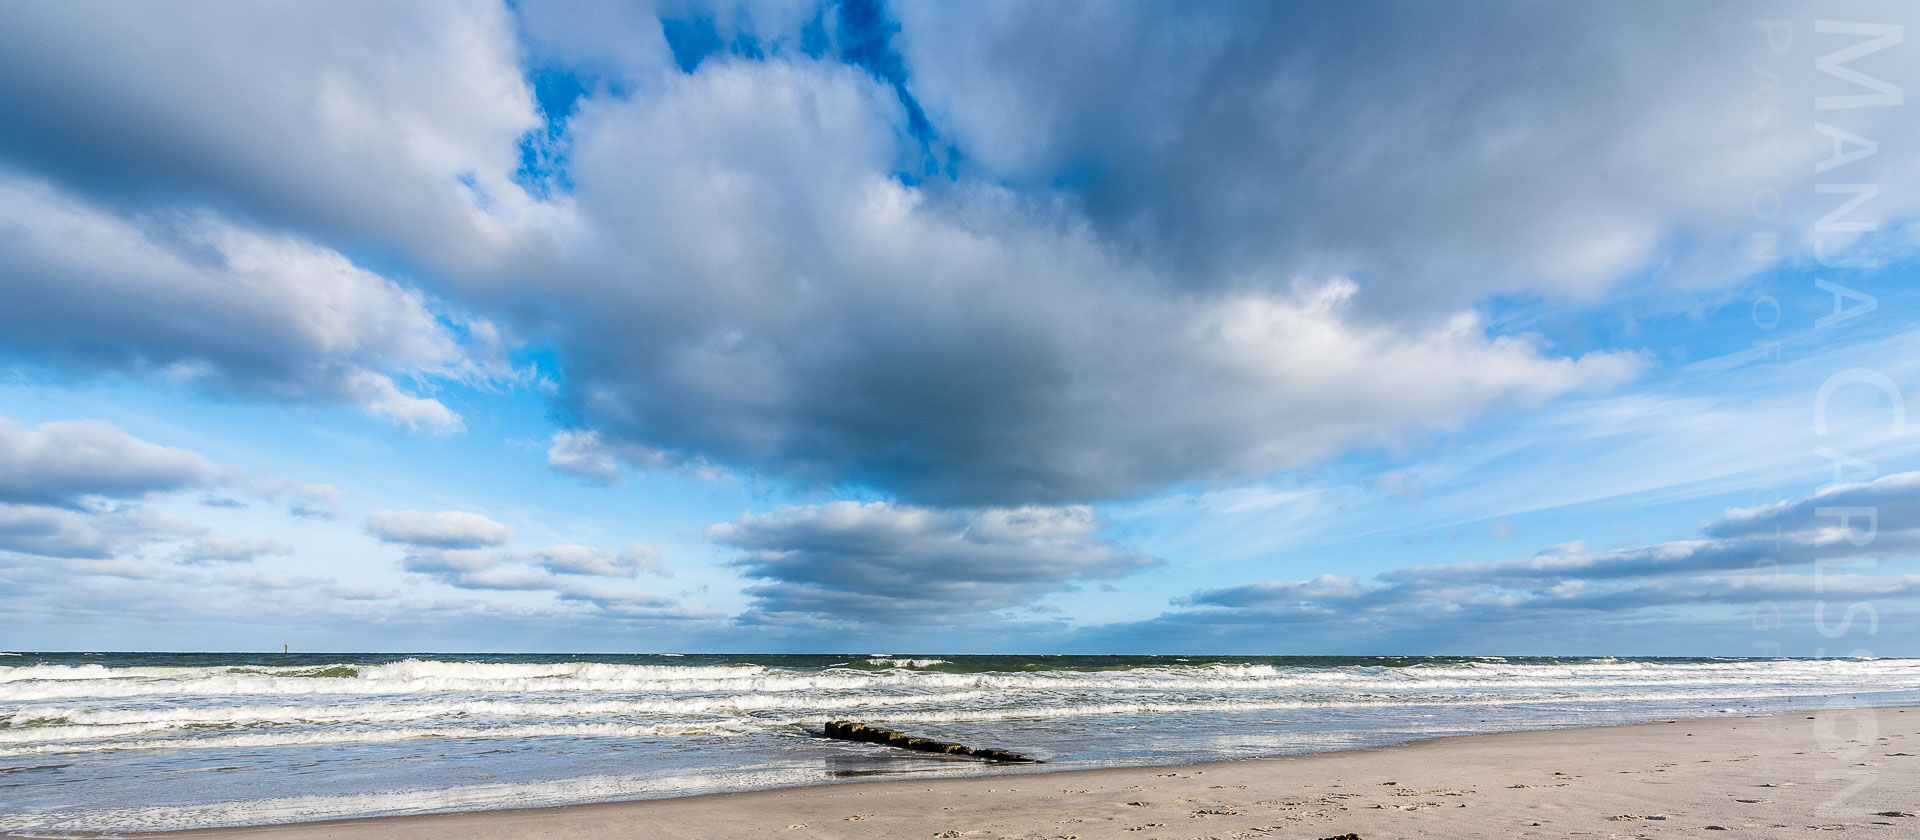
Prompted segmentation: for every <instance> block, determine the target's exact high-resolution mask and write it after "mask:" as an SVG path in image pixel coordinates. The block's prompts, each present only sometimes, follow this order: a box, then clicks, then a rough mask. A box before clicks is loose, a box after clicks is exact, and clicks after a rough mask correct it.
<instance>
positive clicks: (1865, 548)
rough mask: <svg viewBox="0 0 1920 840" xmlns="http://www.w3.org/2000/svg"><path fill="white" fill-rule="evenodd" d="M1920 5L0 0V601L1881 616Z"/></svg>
mask: <svg viewBox="0 0 1920 840" xmlns="http://www.w3.org/2000/svg"><path fill="white" fill-rule="evenodd" d="M1915 24H1920V9H1916V8H1915V7H1913V6H1910V5H1907V4H1901V3H1853V4H1849V3H1833V4H1820V5H1797V4H1789V3H1749V4H1732V3H1727V4H1662V3H1589V4H1551V5H1541V4H1525V3H1502V2H1460V3H1452V4H1430V3H1418V2H1360V3H1348V4H1280V3H1234V2H1222V3H1214V4H1203V5H1199V6H1195V5H1193V4H1183V3H1172V2H1147V1H1146V0H1138V1H1137V2H1127V3H1098V4H1085V3H1065V2H1040V3H1012V2H1004V3H1003V2H977V3H956V4H926V3H923V4H905V3H886V2H881V0H837V2H817V1H816V0H807V1H806V2H800V1H799V0H765V2H754V3H707V2H659V3H648V2H564V3H563V2H547V0H520V2H514V3H496V2H487V1H486V0H471V1H470V2H430V1H428V0H423V1H422V2H412V3H404V4H395V3H374V2H330V3H291V2H284V3H283V2H274V3H252V4H227V3H213V2H195V1H192V0H190V1H189V2H181V3H168V4H105V3H99V4H94V3H80V4H51V3H35V2H20V0H0V114H4V115H5V119H0V647H4V648H7V649H11V650H242V651H244V650H262V651H266V650H273V651H277V650H280V649H281V647H282V646H283V645H285V646H288V647H289V648H290V649H292V650H296V651H452V652H471V651H503V652H505V651H579V652H684V651H740V652H744V651H753V652H774V651H780V652H809V651H820V652H839V651H848V652H881V651H885V652H921V651H925V652H939V653H974V652H1024V653H1219V654H1235V653H1237V654H1485V655H1556V654H1568V655H1599V654H1613V655H1629V654H1632V655H1693V656H1772V655H1792V656H1836V655H1907V656H1915V655H1920V617H1916V608H1920V563H1916V557H1920V439H1916V437H1915V436H1914V435H1913V434H1912V432H1911V429H1910V427H1909V425H1908V420H1907V415H1908V414H1909V413H1911V412H1910V409H1914V408H1915V406H1914V405H1913V402H1914V399H1915V395H1916V394H1920V326H1917V325H1916V323H1915V316H1916V315H1920V287H1916V285H1915V284H1914V282H1913V279H1914V277H1915V275H1916V269H1920V228H1916V226H1915V223H1916V222H1917V221H1920V179H1916V174H1920V145H1917V142H1916V141H1920V104H1914V103H1909V102H1907V101H1906V99H1907V97H1906V93H1907V91H1908V90H1909V89H1911V88H1913V87H1915V83H1916V82H1920V78H1916V73H1920V71H1916V69H1915V68H1920V62H1915V61H1914V60H1913V54H1912V51H1913V50H1914V49H1916V46H1915V44H1914V43H1913V42H1912V41H1910V40H1909V39H1908V29H1909V27H1911V26H1913V25H1915ZM1916 422H1920V418H1916Z"/></svg>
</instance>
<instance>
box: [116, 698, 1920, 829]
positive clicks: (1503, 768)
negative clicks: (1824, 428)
mask: <svg viewBox="0 0 1920 840" xmlns="http://www.w3.org/2000/svg"><path fill="white" fill-rule="evenodd" d="M1916 814H1920V707H1910V708H1878V709H1860V710H1819V711H1807V712H1795V713H1787V714H1777V715H1767V716H1759V717H1732V716H1729V717H1721V718H1712V719H1700V720H1679V721H1670V722H1660V723H1650V724H1636V725H1632V726H1616V727H1597V728H1587V729H1561V730H1552V731H1539V732H1516V733H1502V734H1492V735H1475V736H1469V737H1459V738H1442V739H1436V740H1430V741H1421V742H1415V743H1411V744H1404V745H1400V746H1393V747H1384V748H1380V749H1371V750H1358V751H1352V752H1339V753H1324V754H1317V755H1304V756H1290V757H1276V758H1266V759H1252V760H1242V761H1229V762H1216V763H1209V764H1195V765H1188V766H1180V767H1156V768H1124V769H1103V770H1086V771H1063V772H1058V773H1046V774H1035V775H1021V776H1004V777H997V778H976V779H965V780H950V781H939V782H931V783H929V782H924V781H923V782H915V781H910V780H906V781H899V780H896V781H884V782H871V783H858V784H845V785H835V786H829V787H816V788H803V789H789V790H772V791H760V792H753V793H737V794H719V795H712V796H698V797H688V798H683V799H665V800H654V801H643V802H623V803H609V804H596V805H582V806H572V807H564V808H541V809H527V810H511V811H491V812H479V813H464V814H446V815H429V816H413V817H386V818H374V819H361V820H338V821H331V822H321V823H306V824H296V825H282V826H264V827H257V828H234V829H216V830H207V831H193V832H179V833H171V834H162V835H150V836H154V837H167V838H179V839H180V840H186V838H210V839H211V838H220V840H244V838H256V837H257V838H273V840H320V839H321V838H346V839H347V840H351V839H352V838H388V837H406V838H459V840H485V838H558V837H596V838H598V837H631V838H651V837H670V838H705V837H711V838H737V837H779V838H795V840H799V839H800V838H811V837H835V838H839V837H846V838H963V837H964V838H978V840H1002V839H1003V838H1033V839H1034V840H1038V839H1039V838H1050V839H1057V840H1091V839H1092V838H1127V839H1128V840H1150V838H1252V837H1274V838H1307V839H1308V840H1314V839H1315V838H1325V837H1335V836H1340V835H1346V834H1358V835H1360V836H1361V837H1363V838H1367V840H1379V839H1380V838H1472V837H1600V838H1628V837H1649V838H1653V837H1692V836H1702V834H1701V833H1702V832H1719V831H1726V832H1731V834H1729V835H1728V836H1750V837H1804V836H1807V833H1808V832H1810V831H1816V830H1846V831H1850V832H1864V833H1866V834H1867V835H1868V836H1876V837H1920V816H1916ZM1706 836H1718V835H1706Z"/></svg>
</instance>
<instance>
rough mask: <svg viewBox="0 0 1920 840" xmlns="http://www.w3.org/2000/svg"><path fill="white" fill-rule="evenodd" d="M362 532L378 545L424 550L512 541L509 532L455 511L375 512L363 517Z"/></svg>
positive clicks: (503, 527) (472, 515)
mask: <svg viewBox="0 0 1920 840" xmlns="http://www.w3.org/2000/svg"><path fill="white" fill-rule="evenodd" d="M366 529H367V533H369V534H372V535H373V536H375V537H378V538H379V539H380V540H381V541H382V542H390V543H400V544H403V545H411V546H420V547H426V548H451V549H462V548H481V547H484V546H490V545H500V544H502V543H505V542H506V541H508V540H511V539H513V528H511V527H509V526H507V525H503V524H501V523H499V522H495V521H493V520H491V519H488V518H486V517H484V516H481V515H480V514H477V513H468V512H465V511H457V510H448V511H440V512H437V513H430V512H427V511H419V510H378V511H374V512H373V513H372V514H370V515H369V516H368V517H367V522H366Z"/></svg>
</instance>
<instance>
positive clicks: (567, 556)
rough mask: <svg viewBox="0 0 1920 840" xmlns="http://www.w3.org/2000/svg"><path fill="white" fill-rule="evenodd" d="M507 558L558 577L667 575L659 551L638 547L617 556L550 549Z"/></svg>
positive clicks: (584, 548) (582, 548) (577, 548)
mask: <svg viewBox="0 0 1920 840" xmlns="http://www.w3.org/2000/svg"><path fill="white" fill-rule="evenodd" d="M506 557H508V558H510V559H512V560H515V561H517V562H521V563H526V564H528V565H531V566H538V567H540V568H542V569H546V570H547V571H549V572H554V573H557V574H568V575H596V576H600V577H633V576H634V575H636V574H639V573H640V572H642V571H646V572H651V573H653V574H656V575H660V576H662V577H666V576H668V575H669V573H668V572H667V570H666V569H665V568H664V567H662V566H661V565H660V550H659V549H657V548H654V547H653V546H650V545H640V544H638V543H635V544H633V545H629V546H627V547H626V548H624V549H621V550H620V551H618V552H614V551H610V550H608V549H604V548H597V547H595V546H590V545H551V546H547V547H546V548H538V549H534V550H532V551H524V552H511V553H509V554H507V555H506Z"/></svg>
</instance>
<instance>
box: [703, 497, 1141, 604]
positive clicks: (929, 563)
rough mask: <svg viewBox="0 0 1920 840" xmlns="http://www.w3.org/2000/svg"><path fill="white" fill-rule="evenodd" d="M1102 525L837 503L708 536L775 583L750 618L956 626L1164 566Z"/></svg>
mask: <svg viewBox="0 0 1920 840" xmlns="http://www.w3.org/2000/svg"><path fill="white" fill-rule="evenodd" d="M1105 527H1106V523H1105V522H1104V521H1102V520H1101V519H1100V518H1099V517H1098V516H1096V515H1094V513H1093V511H1092V510H1091V509H1089V508H1086V507H1062V508H1043V507H1023V508H995V509H985V510H977V511H943V510H934V509H929V508H921V507H912V506H903V505H896V504H890V503H886V502H870V503H865V504H862V503H859V502H832V503H830V504H825V505H817V506H809V507H782V508H779V509H777V510H775V511H774V512H772V513H770V514H765V515H747V516H743V517H741V518H740V519H738V520H736V521H734V522H727V523H719V524H715V525H712V526H709V527H708V529H707V536H708V538H709V539H711V540H713V541H714V542H717V543H720V544H721V545H725V546H729V547H732V548H736V549H740V550H741V551H743V552H745V553H744V554H743V555H742V556H741V557H740V558H739V559H738V560H736V561H735V565H736V566H737V567H738V568H740V569H741V571H742V572H743V573H744V574H746V575H747V576H748V577H752V578H759V579H762V580H766V581H769V582H768V583H766V584H762V585H758V586H754V587H751V588H749V589H748V590H747V594H749V595H751V596H753V598H754V603H753V607H752V609H751V610H750V611H749V612H748V614H746V615H745V616H743V619H744V620H747V621H750V622H756V621H781V620H796V619H797V620H801V621H805V620H808V619H810V618H822V619H827V620H832V621H844V622H863V621H870V622H880V623H888V624H892V623H901V624H948V623H953V622H956V621H977V620H979V614H980V613H982V612H989V611H994V610H1003V609H1013V608H1017V607H1023V606H1026V605H1028V604H1031V603H1032V602H1034V601H1036V600H1038V599H1040V598H1041V597H1043V596H1045V595H1047V594H1050V593H1053V592H1058V591H1062V590H1065V589H1067V588H1069V586H1070V585H1071V584H1072V583H1073V582H1074V581H1081V580H1103V579H1112V578H1118V577H1122V576H1124V575H1127V574H1129V573H1132V572H1134V571H1138V570H1140V569H1143V568H1147V567H1150V566H1154V565H1157V564H1158V563H1159V562H1160V561H1159V560H1157V559H1155V558H1152V557H1147V556H1144V555H1140V554H1134V553H1130V552H1127V551H1124V550H1122V549H1120V548H1119V547H1118V546H1116V545H1115V544H1114V543H1113V542H1112V541H1111V540H1108V539H1106V538H1103V537H1101V536H1100V532H1101V531H1102V530H1103V529H1104V528H1105Z"/></svg>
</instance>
